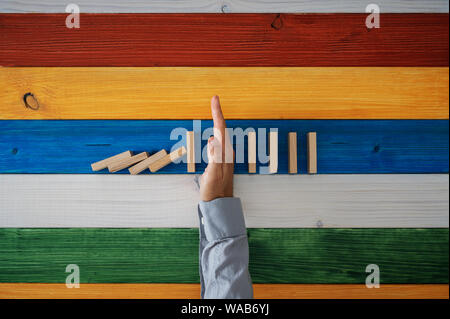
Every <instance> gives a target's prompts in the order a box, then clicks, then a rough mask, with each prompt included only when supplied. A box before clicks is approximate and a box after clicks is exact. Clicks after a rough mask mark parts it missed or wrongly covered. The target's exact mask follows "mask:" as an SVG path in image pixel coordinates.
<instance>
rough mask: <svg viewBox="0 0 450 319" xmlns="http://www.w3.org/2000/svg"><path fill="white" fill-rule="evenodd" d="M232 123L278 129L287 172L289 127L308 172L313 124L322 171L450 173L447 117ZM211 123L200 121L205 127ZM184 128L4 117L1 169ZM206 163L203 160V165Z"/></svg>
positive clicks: (152, 141)
mask: <svg viewBox="0 0 450 319" xmlns="http://www.w3.org/2000/svg"><path fill="white" fill-rule="evenodd" d="M227 124H228V126H229V127H232V128H237V127H241V128H242V129H244V130H245V129H246V128H248V127H253V128H255V129H257V128H267V129H269V128H277V129H278V132H279V170H278V172H279V173H281V174H285V173H287V169H288V161H287V154H288V152H287V134H288V132H290V131H295V132H298V139H299V140H298V143H299V147H300V150H299V156H298V167H299V172H300V173H306V164H307V163H306V133H307V132H310V131H315V132H317V134H318V135H317V136H318V140H317V142H318V172H319V173H323V174H324V173H326V174H332V173H355V174H358V173H448V168H449V164H448V163H449V162H448V158H449V149H448V145H449V136H448V133H449V125H448V120H232V121H227ZM211 125H212V123H211V121H201V126H202V130H204V129H205V128H208V127H211ZM178 127H180V128H186V129H188V130H192V128H193V122H192V121H186V120H157V121H156V120H64V121H63V120H57V121H52V120H4V121H0V173H73V174H75V173H77V174H79V173H92V172H91V168H90V164H91V163H93V162H96V161H98V160H101V159H104V158H106V157H109V156H112V155H115V154H117V153H120V152H123V151H125V150H131V151H134V152H140V151H148V152H151V153H152V152H156V151H158V150H160V149H161V148H165V149H167V150H170V149H171V147H172V146H173V145H174V144H175V143H176V142H177V141H178V140H173V141H171V140H170V138H169V137H170V132H171V131H172V130H173V129H174V128H178ZM205 143H206V141H202V147H203V146H204V145H205ZM245 143H246V142H245ZM245 160H246V158H245ZM205 166H206V164H205V163H202V164H197V172H202V171H203V169H204V167H205ZM258 166H259V164H258ZM235 171H236V173H247V171H248V170H247V164H245V163H243V164H236V169H235ZM104 173H107V171H106V170H104V171H101V172H96V174H104ZM120 173H128V171H127V170H124V171H122V172H119V174H120ZM160 173H178V174H179V173H186V165H185V164H178V165H176V164H170V165H169V166H167V167H165V168H164V169H162V170H161V171H160ZM146 174H148V172H146Z"/></svg>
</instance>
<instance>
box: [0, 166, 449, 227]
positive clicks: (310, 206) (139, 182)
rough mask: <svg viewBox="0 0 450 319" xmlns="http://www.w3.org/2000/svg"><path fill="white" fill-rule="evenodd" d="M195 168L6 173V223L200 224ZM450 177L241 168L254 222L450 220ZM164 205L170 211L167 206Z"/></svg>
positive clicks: (0, 209) (1, 192)
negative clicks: (150, 172) (143, 172)
mask: <svg viewBox="0 0 450 319" xmlns="http://www.w3.org/2000/svg"><path fill="white" fill-rule="evenodd" d="M194 180H195V177H194V176H189V175H170V176H167V175H154V176H124V175H120V176H111V175H107V176H105V175H35V174H32V175H30V174H27V175H23V174H20V175H0V227H23V228H29V227H43V228H45V227H69V228H70V227H113V228H114V227H115V228H126V227H148V228H155V227H167V228H172V227H177V228H193V227H198V223H199V221H198V215H197V204H198V201H199V194H198V190H197V185H196V183H195V181H194ZM448 185H449V177H448V175H447V174H439V175H432V174H431V175H430V174H427V175H423V174H416V175H408V174H405V175H328V174H327V175H318V176H309V175H303V176H302V175H297V176H287V175H282V176H280V175H279V176H267V175H258V176H248V175H237V176H236V177H235V181H234V194H235V196H237V197H240V198H241V200H242V203H243V207H244V214H245V221H246V225H247V227H249V228H279V227H281V228H292V227H295V228H297V227H298V228H316V227H318V228H321V227H333V228H352V227H355V228H392V227H401V228H407V227H412V228H428V227H448V226H449V212H448V211H449V195H448V194H449V193H448V192H449V186H448ZM162 212H163V213H162Z"/></svg>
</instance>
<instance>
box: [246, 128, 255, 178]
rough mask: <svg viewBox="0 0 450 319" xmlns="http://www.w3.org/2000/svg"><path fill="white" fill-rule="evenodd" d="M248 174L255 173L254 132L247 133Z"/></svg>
mask: <svg viewBox="0 0 450 319" xmlns="http://www.w3.org/2000/svg"><path fill="white" fill-rule="evenodd" d="M248 172H249V173H256V132H248Z"/></svg>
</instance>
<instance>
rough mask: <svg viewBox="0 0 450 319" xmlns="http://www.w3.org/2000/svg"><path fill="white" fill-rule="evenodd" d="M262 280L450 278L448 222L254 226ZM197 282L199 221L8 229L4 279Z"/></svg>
mask: <svg viewBox="0 0 450 319" xmlns="http://www.w3.org/2000/svg"><path fill="white" fill-rule="evenodd" d="M248 235H249V245H250V272H251V275H252V279H253V282H254V283H341V284H344V283H348V284H350V283H364V282H365V278H366V276H367V274H366V273H365V267H366V266H367V265H368V264H377V265H378V266H379V267H380V273H381V276H380V277H381V283H417V284H419V283H448V248H449V246H448V235H449V233H448V229H447V228H445V229H444V228H440V229H439V228H438V229H381V228H380V229H249V230H248ZM68 264H77V265H79V267H80V274H81V282H82V283H146V282H147V283H152V282H166V283H196V282H199V276H198V229H175V228H174V229H127V228H125V229H104V228H65V229H64V228H63V229H61V228H60V229H48V228H44V229H42V228H41V229H39V228H38V229H36V228H35V229H18V228H2V229H0V282H42V283H58V282H61V283H64V282H65V278H66V276H67V274H66V273H65V268H66V265H68Z"/></svg>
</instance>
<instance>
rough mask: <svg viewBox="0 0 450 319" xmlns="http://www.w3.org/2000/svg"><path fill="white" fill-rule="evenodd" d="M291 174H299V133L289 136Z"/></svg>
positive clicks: (291, 133)
mask: <svg viewBox="0 0 450 319" xmlns="http://www.w3.org/2000/svg"><path fill="white" fill-rule="evenodd" d="M288 145H289V148H288V153H289V154H288V156H289V174H297V172H298V170H297V132H289V134H288Z"/></svg>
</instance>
